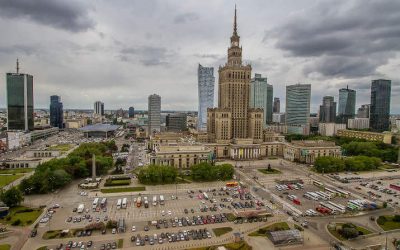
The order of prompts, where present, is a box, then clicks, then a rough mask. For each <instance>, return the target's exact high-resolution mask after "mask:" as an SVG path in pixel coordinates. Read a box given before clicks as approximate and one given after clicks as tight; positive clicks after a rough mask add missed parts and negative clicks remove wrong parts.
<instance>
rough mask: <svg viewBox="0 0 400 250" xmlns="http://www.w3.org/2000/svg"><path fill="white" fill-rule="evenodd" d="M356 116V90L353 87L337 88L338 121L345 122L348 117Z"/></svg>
mask: <svg viewBox="0 0 400 250" xmlns="http://www.w3.org/2000/svg"><path fill="white" fill-rule="evenodd" d="M355 116H356V91H355V90H353V89H349V87H347V88H343V89H339V116H338V122H339V123H344V124H347V121H348V120H349V119H352V118H354V117H355Z"/></svg>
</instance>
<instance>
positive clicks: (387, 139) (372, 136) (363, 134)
mask: <svg viewBox="0 0 400 250" xmlns="http://www.w3.org/2000/svg"><path fill="white" fill-rule="evenodd" d="M337 135H338V136H343V137H349V138H357V139H364V140H367V141H380V142H383V143H387V144H390V143H392V133H390V132H383V133H378V132H368V131H357V130H348V129H343V130H339V131H338V133H337Z"/></svg>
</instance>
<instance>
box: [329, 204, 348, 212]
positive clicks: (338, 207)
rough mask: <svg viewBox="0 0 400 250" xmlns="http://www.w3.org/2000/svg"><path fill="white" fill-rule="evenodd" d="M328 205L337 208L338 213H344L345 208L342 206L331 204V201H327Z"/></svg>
mask: <svg viewBox="0 0 400 250" xmlns="http://www.w3.org/2000/svg"><path fill="white" fill-rule="evenodd" d="M328 204H329V205H332V206H333V207H335V208H337V209H338V211H339V212H341V213H342V214H344V213H345V212H346V208H345V207H344V206H342V205H339V204H336V203H333V202H332V201H328Z"/></svg>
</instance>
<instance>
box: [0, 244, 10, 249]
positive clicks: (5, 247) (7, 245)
mask: <svg viewBox="0 0 400 250" xmlns="http://www.w3.org/2000/svg"><path fill="white" fill-rule="evenodd" d="M10 249H11V245H9V244H1V245H0V250H10Z"/></svg>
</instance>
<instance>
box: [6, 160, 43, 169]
mask: <svg viewBox="0 0 400 250" xmlns="http://www.w3.org/2000/svg"><path fill="white" fill-rule="evenodd" d="M42 162H43V160H42V159H40V158H15V159H10V160H5V161H3V162H2V165H3V166H4V167H5V168H10V169H15V168H36V167H37V166H38V165H39V164H41V163H42Z"/></svg>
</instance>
